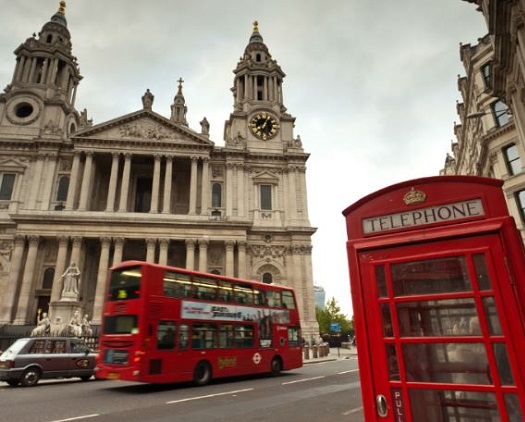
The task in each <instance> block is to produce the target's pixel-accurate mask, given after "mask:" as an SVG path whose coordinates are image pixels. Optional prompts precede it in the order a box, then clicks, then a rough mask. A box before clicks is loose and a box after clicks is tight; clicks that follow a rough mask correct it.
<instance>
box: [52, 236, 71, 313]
mask: <svg viewBox="0 0 525 422" xmlns="http://www.w3.org/2000/svg"><path fill="white" fill-rule="evenodd" d="M68 247H69V237H67V236H60V237H59V238H58V254H57V260H56V264H55V280H54V281H53V288H52V289H51V303H53V302H56V301H58V300H60V294H61V293H62V284H63V282H64V280H62V278H61V277H62V274H64V271H65V270H66V259H67V250H68Z"/></svg>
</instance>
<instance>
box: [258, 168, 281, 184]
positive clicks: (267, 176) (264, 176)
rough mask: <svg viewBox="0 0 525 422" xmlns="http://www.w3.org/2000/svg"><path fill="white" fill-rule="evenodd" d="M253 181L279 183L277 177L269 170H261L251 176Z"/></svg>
mask: <svg viewBox="0 0 525 422" xmlns="http://www.w3.org/2000/svg"><path fill="white" fill-rule="evenodd" d="M253 180H254V183H268V184H276V183H279V177H277V176H276V175H275V174H273V173H270V172H269V171H262V172H260V173H258V174H256V175H255V176H254V177H253Z"/></svg>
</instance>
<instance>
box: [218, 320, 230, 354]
mask: <svg viewBox="0 0 525 422" xmlns="http://www.w3.org/2000/svg"><path fill="white" fill-rule="evenodd" d="M219 347H220V348H221V349H227V348H230V347H234V342H233V325H231V324H222V325H219Z"/></svg>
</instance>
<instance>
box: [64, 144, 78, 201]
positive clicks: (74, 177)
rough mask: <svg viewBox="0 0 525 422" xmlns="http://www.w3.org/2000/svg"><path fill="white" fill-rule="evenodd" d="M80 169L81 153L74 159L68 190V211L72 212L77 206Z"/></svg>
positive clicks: (76, 154)
mask: <svg viewBox="0 0 525 422" xmlns="http://www.w3.org/2000/svg"><path fill="white" fill-rule="evenodd" d="M79 167H80V152H76V153H75V155H74V157H73V166H72V168H71V176H70V178H69V188H68V190H67V200H66V210H67V211H71V210H72V209H73V207H74V205H75V198H76V196H77V183H78V169H79Z"/></svg>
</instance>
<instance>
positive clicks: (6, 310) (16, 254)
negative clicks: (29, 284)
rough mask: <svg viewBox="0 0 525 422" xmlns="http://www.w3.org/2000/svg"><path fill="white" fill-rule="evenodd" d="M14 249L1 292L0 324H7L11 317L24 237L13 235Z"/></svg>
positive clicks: (20, 268)
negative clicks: (4, 285) (5, 281)
mask: <svg viewBox="0 0 525 422" xmlns="http://www.w3.org/2000/svg"><path fill="white" fill-rule="evenodd" d="M14 243H15V244H14V249H13V253H12V255H11V265H10V266H9V279H8V283H7V286H6V287H7V288H6V290H5V292H3V294H2V296H3V298H2V302H3V304H4V306H3V307H2V316H1V318H0V324H4V323H5V324H9V323H11V322H12V318H13V315H12V313H13V305H14V302H15V294H16V288H17V286H18V281H19V278H20V272H21V270H22V258H23V256H24V248H25V237H24V236H15V242H14Z"/></svg>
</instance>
